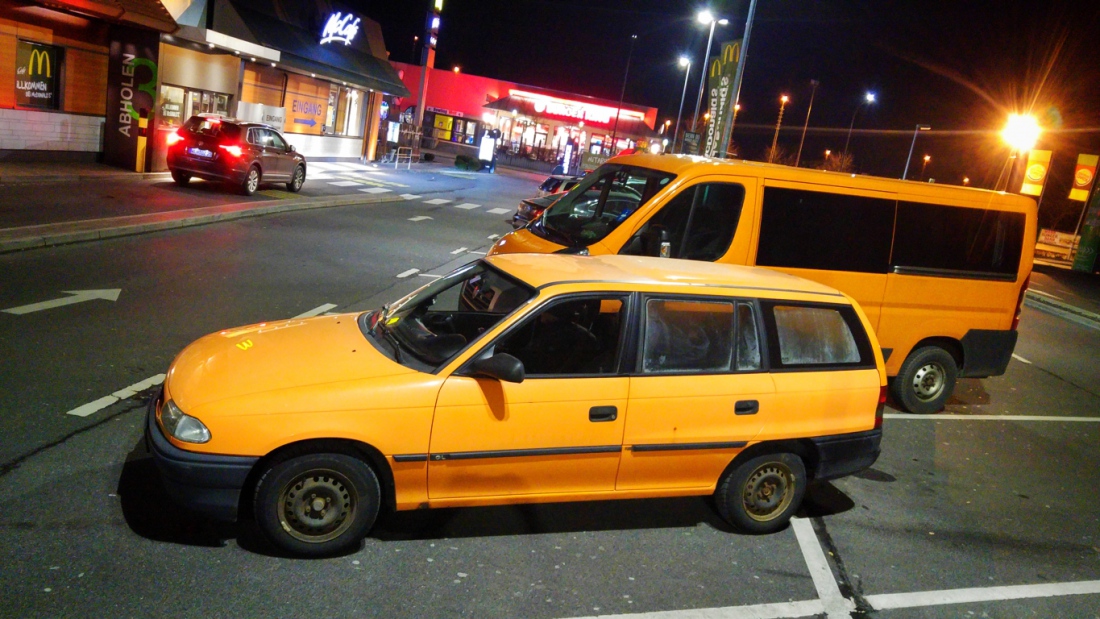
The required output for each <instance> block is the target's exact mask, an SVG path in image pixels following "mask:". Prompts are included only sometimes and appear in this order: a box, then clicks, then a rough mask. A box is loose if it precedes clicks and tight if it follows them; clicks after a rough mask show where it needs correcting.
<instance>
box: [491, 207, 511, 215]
mask: <svg viewBox="0 0 1100 619" xmlns="http://www.w3.org/2000/svg"><path fill="white" fill-rule="evenodd" d="M486 212H487V213H492V214H494V215H503V214H505V213H511V212H512V209H510V208H491V209H489V210H488V211H486Z"/></svg>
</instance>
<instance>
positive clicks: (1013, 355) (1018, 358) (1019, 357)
mask: <svg viewBox="0 0 1100 619" xmlns="http://www.w3.org/2000/svg"><path fill="white" fill-rule="evenodd" d="M1012 358H1013V359H1015V360H1017V361H1019V362H1021V363H1026V364H1028V365H1031V362H1030V361H1028V360H1027V359H1024V358H1023V357H1021V356H1020V355H1017V354H1016V353H1012Z"/></svg>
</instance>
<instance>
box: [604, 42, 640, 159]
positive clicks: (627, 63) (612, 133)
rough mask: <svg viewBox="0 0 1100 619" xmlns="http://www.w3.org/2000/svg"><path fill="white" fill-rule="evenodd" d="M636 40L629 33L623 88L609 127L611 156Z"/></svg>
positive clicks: (621, 113)
mask: <svg viewBox="0 0 1100 619" xmlns="http://www.w3.org/2000/svg"><path fill="white" fill-rule="evenodd" d="M637 40H638V35H636V34H632V35H630V52H629V53H627V55H626V71H624V72H623V89H622V90H621V91H619V107H618V108H616V110H615V125H614V126H613V127H612V128H611V150H610V151H609V152H608V154H610V155H611V156H612V157H614V156H615V134H616V133H618V131H619V117H620V116H622V115H623V97H625V96H626V78H627V76H628V75H630V57H631V56H633V55H634V42H635V41H637Z"/></svg>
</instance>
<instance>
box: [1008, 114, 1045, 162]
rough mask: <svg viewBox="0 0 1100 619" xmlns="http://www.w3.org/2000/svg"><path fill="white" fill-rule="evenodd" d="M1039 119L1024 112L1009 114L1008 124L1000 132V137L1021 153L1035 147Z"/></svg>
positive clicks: (1037, 137) (1037, 138) (1038, 131)
mask: <svg viewBox="0 0 1100 619" xmlns="http://www.w3.org/2000/svg"><path fill="white" fill-rule="evenodd" d="M1040 132H1041V131H1040V129H1039V121H1037V120H1035V117H1034V116H1027V115H1024V114H1009V116H1008V124H1006V125H1005V128H1004V131H1002V132H1001V138H1003V139H1004V141H1005V142H1006V143H1007V144H1008V145H1009V146H1011V147H1012V148H1014V149H1015V150H1017V151H1019V152H1021V153H1023V152H1027V151H1029V150H1031V149H1032V148H1034V147H1035V143H1036V142H1038V141H1039V133H1040Z"/></svg>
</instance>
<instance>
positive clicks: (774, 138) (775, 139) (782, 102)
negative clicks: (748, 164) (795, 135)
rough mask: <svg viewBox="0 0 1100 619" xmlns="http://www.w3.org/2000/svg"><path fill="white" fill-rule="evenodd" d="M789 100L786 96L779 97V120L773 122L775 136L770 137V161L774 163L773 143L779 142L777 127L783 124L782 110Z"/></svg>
mask: <svg viewBox="0 0 1100 619" xmlns="http://www.w3.org/2000/svg"><path fill="white" fill-rule="evenodd" d="M789 100H790V98H789V97H787V95H783V96H782V97H779V118H778V119H777V120H776V121H775V135H774V136H772V154H771V160H772V161H773V162H774V161H775V143H776V142H778V141H779V126H780V125H782V124H783V108H784V107H786V106H787V101H789Z"/></svg>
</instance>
